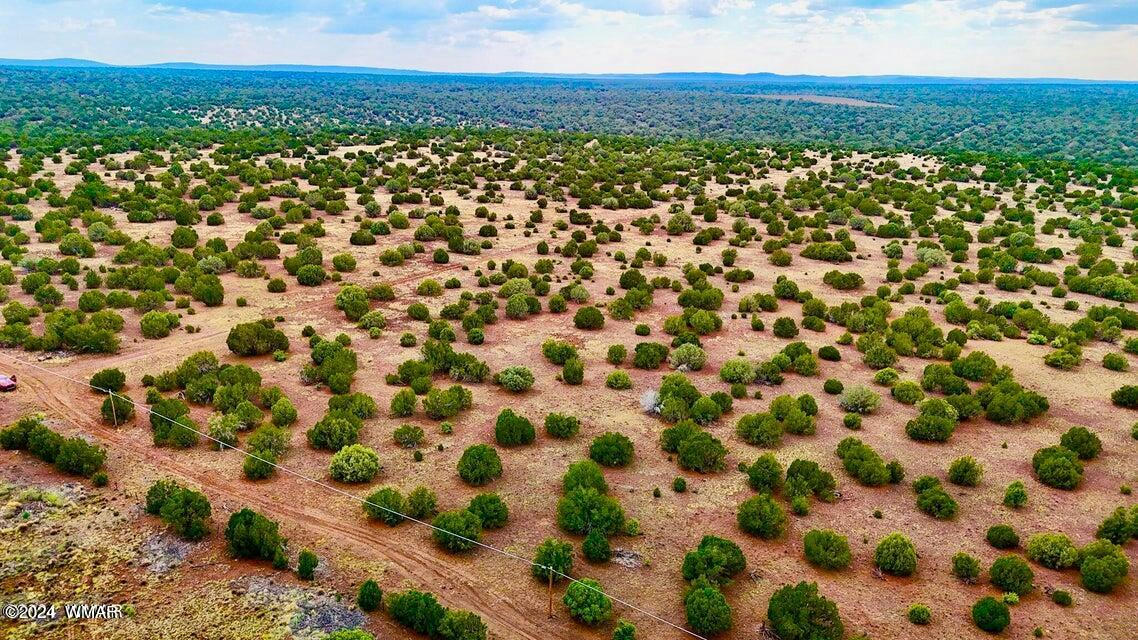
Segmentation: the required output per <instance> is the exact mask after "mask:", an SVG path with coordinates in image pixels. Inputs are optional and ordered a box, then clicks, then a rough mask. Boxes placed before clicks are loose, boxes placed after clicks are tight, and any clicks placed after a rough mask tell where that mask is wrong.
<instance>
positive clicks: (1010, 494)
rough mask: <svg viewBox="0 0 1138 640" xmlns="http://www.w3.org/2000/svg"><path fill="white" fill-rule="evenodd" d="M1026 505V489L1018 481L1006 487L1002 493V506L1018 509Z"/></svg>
mask: <svg viewBox="0 0 1138 640" xmlns="http://www.w3.org/2000/svg"><path fill="white" fill-rule="evenodd" d="M1025 504H1027V488H1026V487H1024V486H1023V483H1022V482H1020V481H1019V480H1015V481H1014V482H1012V483H1011V484H1009V485H1008V488H1007V489H1006V490H1005V491H1004V506H1005V507H1010V508H1012V509H1018V508H1020V507H1022V506H1023V505H1025Z"/></svg>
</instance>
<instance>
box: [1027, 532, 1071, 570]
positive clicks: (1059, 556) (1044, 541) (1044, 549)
mask: <svg viewBox="0 0 1138 640" xmlns="http://www.w3.org/2000/svg"><path fill="white" fill-rule="evenodd" d="M1027 557H1028V558H1030V559H1031V561H1032V562H1038V563H1039V564H1041V565H1043V566H1045V567H1047V568H1048V569H1056V570H1061V569H1067V568H1069V567H1073V566H1075V565H1076V564H1078V561H1079V550H1078V549H1077V548H1076V547H1075V545H1074V543H1073V542H1071V539H1070V538H1068V537H1067V536H1066V535H1064V534H1062V533H1037V534H1035V535H1033V536H1031V538H1029V539H1028V541H1027Z"/></svg>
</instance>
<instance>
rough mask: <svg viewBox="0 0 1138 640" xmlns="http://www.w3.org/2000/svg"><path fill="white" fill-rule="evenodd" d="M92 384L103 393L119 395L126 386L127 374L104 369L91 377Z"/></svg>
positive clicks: (116, 370)
mask: <svg viewBox="0 0 1138 640" xmlns="http://www.w3.org/2000/svg"><path fill="white" fill-rule="evenodd" d="M90 384H91V386H92V387H95V388H96V389H97V390H99V391H101V392H103V393H106V392H108V391H109V392H115V393H117V392H119V391H122V390H123V388H124V387H125V386H126V374H125V373H123V372H122V371H120V370H118V369H103V370H101V371H99V372H97V373H95V375H93V376H91V382H90Z"/></svg>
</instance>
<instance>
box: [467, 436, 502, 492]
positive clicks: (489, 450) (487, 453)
mask: <svg viewBox="0 0 1138 640" xmlns="http://www.w3.org/2000/svg"><path fill="white" fill-rule="evenodd" d="M458 475H459V477H460V478H462V480H463V482H465V483H466V484H469V485H472V486H475V487H480V486H482V485H484V484H486V483H488V482H490V481H491V480H493V479H494V478H497V477H499V476H501V475H502V461H501V459H499V458H498V452H497V451H495V450H494V448H493V447H491V446H489V445H485V444H476V445H472V446H470V447H467V449H466V451H463V452H462V457H461V458H459V460H458Z"/></svg>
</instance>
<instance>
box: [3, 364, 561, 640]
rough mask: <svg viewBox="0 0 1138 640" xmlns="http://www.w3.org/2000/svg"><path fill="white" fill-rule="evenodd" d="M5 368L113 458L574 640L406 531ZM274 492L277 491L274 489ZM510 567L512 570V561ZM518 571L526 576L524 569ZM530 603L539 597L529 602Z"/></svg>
mask: <svg viewBox="0 0 1138 640" xmlns="http://www.w3.org/2000/svg"><path fill="white" fill-rule="evenodd" d="M13 367H14V368H15V369H16V370H17V371H19V376H20V381H21V384H25V385H27V386H28V388H29V389H30V390H32V391H34V393H35V397H36V402H37V404H39V406H40V409H41V410H42V411H44V412H45V413H48V414H49V415H54V416H55V417H57V418H60V419H63V420H65V421H67V422H70V423H71V424H72V425H74V426H76V427H79V428H80V429H81V431H83V432H84V433H86V434H88V435H90V436H92V437H94V438H96V439H98V440H100V441H101V442H103V443H105V444H107V445H110V446H113V447H114V450H115V451H116V452H118V453H120V454H123V455H124V456H126V457H128V458H130V462H131V463H134V464H137V463H141V464H144V465H149V466H152V467H156V468H158V469H161V470H162V471H164V472H166V473H170V474H172V475H176V476H178V477H181V478H183V479H186V480H189V481H192V482H193V483H195V484H196V485H198V486H199V487H201V488H202V489H203V490H205V491H206V492H207V493H208V494H209V495H210V496H211V499H213V500H218V499H227V500H230V501H234V502H237V503H239V504H243V505H247V506H249V507H251V508H255V509H256V510H258V511H260V512H262V513H264V514H266V515H267V516H269V517H271V518H273V519H275V520H279V521H281V522H282V523H288V525H289V526H292V527H299V528H302V529H304V530H306V531H307V532H309V533H310V534H311V535H314V536H326V537H328V538H329V539H332V540H336V541H340V542H348V543H349V544H351V545H352V546H353V547H354V548H355V551H356V553H359V554H360V555H363V556H365V557H366V556H367V555H368V553H369V552H371V553H375V552H378V553H379V554H380V555H381V556H382V557H383V558H384V560H386V561H387V562H389V563H390V564H391V565H392V568H393V569H395V570H396V572H397V573H399V574H402V575H406V576H413V577H414V578H415V579H416V580H420V581H422V582H423V583H424V584H426V585H431V584H449V585H451V586H452V587H453V588H452V589H450V590H448V591H447V593H446V595H445V600H446V605H447V606H453V607H460V608H465V609H469V610H471V611H474V612H476V613H478V614H479V615H481V616H482V617H483V618H484V619H485V620H486V621H487V623H488V624H489V626H491V627H492V628H493V627H497V628H498V629H499V630H501V631H508V633H507V634H506V635H507V637H517V638H526V639H528V640H544V639H547V638H556V639H562V640H577V639H579V638H581V637H582V636H581V633H580V632H579V631H576V630H572V629H565V628H563V627H562V625H559V624H557V625H554V624H542V622H543V621H544V619H543V618H542V616H541V615H540V613H539V611H538V609H539V607H538V606H537V605H536V604H535V606H532V607H528V606H521V607H519V606H518V605H516V604H515V603H514V602H512V601H511V600H510V599H508V598H507V597H506V596H503V595H501V594H498V593H495V592H494V591H492V590H490V589H488V588H487V585H485V584H483V583H481V582H480V581H479V579H478V578H477V577H476V576H473V575H471V574H470V573H468V572H466V571H464V570H462V569H461V568H460V567H456V566H453V565H449V564H447V563H446V562H445V560H442V559H439V558H437V557H435V556H433V555H431V554H429V553H426V552H425V551H424V550H423V549H421V548H420V547H419V545H418V543H419V542H420V541H418V540H408V539H407V538H406V534H405V532H406V531H411V530H412V529H411V528H401V529H392V530H389V531H385V532H384V533H395V534H396V535H382V534H381V533H380V532H378V531H376V530H373V529H372V528H371V527H368V526H361V525H359V524H356V523H353V522H351V521H344V520H342V519H340V518H338V517H336V516H334V515H333V514H330V513H328V512H326V511H324V510H323V509H320V508H318V507H312V506H308V505H302V506H296V505H293V504H290V503H288V501H287V495H288V493H289V492H288V491H287V488H288V487H280V486H279V485H280V484H281V483H284V482H299V481H300V480H299V479H297V478H291V477H287V476H282V477H279V478H277V479H276V481H275V482H276V483H277V485H278V486H277V487H274V489H275V490H274V491H268V492H267V491H265V490H264V489H265V487H264V486H260V485H258V486H250V485H247V484H246V483H244V482H240V481H238V482H233V481H231V480H226V479H224V478H219V477H218V476H217V475H216V474H215V473H213V472H210V471H208V470H205V469H200V468H197V467H195V466H193V465H190V464H186V463H185V462H183V461H181V460H178V459H176V457H175V456H173V455H171V452H170V451H168V450H166V449H162V448H160V447H153V446H148V445H141V444H138V443H137V442H134V441H132V439H131V438H130V437H129V436H128V435H127V433H126V432H125V431H121V430H118V429H115V428H112V427H108V426H105V425H103V424H102V423H101V422H100V421H98V420H95V419H92V418H91V417H90V416H91V415H92V414H93V413H94V412H95V411H96V409H95V408H94V407H84V406H82V405H84V404H93V403H84V402H76V396H75V395H74V394H67V396H66V397H65V396H64V395H62V394H61V392H60V391H59V390H58V388H57V385H52V384H49V383H47V382H45V381H44V380H43V379H42V378H41V377H40V376H41V375H43V374H42V373H38V372H37V371H36V370H34V369H32V368H30V367H26V366H24V365H22V364H21V363H19V362H15V363H13ZM80 399H81V398H80ZM282 488H283V489H285V490H284V491H281V490H279V489H282ZM273 496H279V497H280V499H274V497H273ZM518 564H519V565H520V562H519V563H518ZM526 573H527V574H528V571H527V572H526ZM538 599H539V597H535V600H538Z"/></svg>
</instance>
